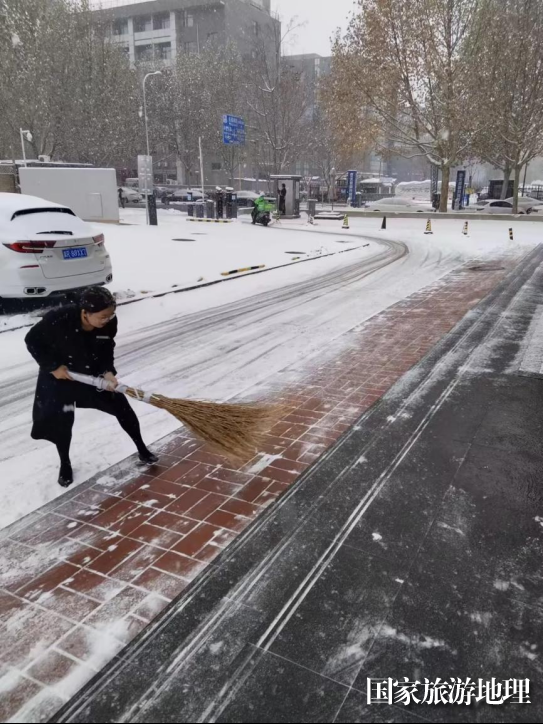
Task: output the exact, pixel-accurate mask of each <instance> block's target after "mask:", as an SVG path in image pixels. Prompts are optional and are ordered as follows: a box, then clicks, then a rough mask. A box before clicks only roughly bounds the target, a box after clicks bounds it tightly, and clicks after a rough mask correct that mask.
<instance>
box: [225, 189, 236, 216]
mask: <svg viewBox="0 0 543 724" xmlns="http://www.w3.org/2000/svg"><path fill="white" fill-rule="evenodd" d="M226 218H227V219H237V218H238V196H237V194H236V193H235V192H234V189H233V188H231V187H229V186H227V187H226Z"/></svg>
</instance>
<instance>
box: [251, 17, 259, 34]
mask: <svg viewBox="0 0 543 724" xmlns="http://www.w3.org/2000/svg"><path fill="white" fill-rule="evenodd" d="M253 33H254V34H255V35H256V36H258V35H260V25H259V24H258V23H257V22H256V20H254V21H253Z"/></svg>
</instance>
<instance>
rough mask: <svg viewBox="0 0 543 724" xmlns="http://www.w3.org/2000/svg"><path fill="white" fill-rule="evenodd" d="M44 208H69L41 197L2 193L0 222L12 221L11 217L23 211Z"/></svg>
mask: <svg viewBox="0 0 543 724" xmlns="http://www.w3.org/2000/svg"><path fill="white" fill-rule="evenodd" d="M42 208H43V209H51V208H56V209H66V208H67V206H63V205H62V204H57V203H55V202H54V201H47V200H46V199H42V198H40V197H39V196H28V195H27V194H11V193H6V192H0V222H5V221H11V217H12V216H13V214H14V213H15V212H16V211H21V210H22V209H42Z"/></svg>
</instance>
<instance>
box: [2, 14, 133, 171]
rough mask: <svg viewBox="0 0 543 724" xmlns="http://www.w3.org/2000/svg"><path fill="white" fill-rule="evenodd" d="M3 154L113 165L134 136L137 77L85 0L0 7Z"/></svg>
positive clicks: (130, 147)
mask: <svg viewBox="0 0 543 724" xmlns="http://www.w3.org/2000/svg"><path fill="white" fill-rule="evenodd" d="M0 2H1V7H2V9H3V12H2V14H1V15H0V67H1V68H2V72H1V73H0V107H1V108H2V112H1V113H0V148H1V149H2V151H3V153H4V154H7V153H9V155H10V156H13V155H15V154H17V155H19V153H18V152H17V151H18V149H19V148H20V142H19V128H21V127H24V128H25V129H28V130H30V131H31V132H32V136H33V140H32V141H31V147H32V151H33V154H34V155H35V156H36V157H37V156H38V155H42V154H43V155H48V156H51V157H53V158H65V159H67V160H71V161H81V162H83V161H88V162H93V163H98V164H103V163H114V162H115V161H118V160H120V159H122V158H126V156H127V155H130V154H131V153H132V151H133V148H134V143H135V142H137V139H134V128H136V129H137V125H136V121H137V115H136V113H137V86H136V77H135V74H134V73H133V72H132V71H131V70H130V67H129V63H128V59H127V58H126V57H125V56H124V55H123V53H122V51H121V50H120V49H119V48H118V47H116V46H115V45H113V44H112V43H110V42H109V39H108V37H107V26H106V25H105V24H104V23H102V22H101V20H100V14H95V13H89V12H88V9H89V8H88V4H87V2H86V0H82V1H81V2H79V1H76V0H0Z"/></svg>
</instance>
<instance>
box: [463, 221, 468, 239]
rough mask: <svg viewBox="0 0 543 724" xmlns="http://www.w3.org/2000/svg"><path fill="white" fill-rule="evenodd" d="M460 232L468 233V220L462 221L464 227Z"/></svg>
mask: <svg viewBox="0 0 543 724" xmlns="http://www.w3.org/2000/svg"><path fill="white" fill-rule="evenodd" d="M462 233H463V234H464V236H467V235H468V222H467V221H465V222H464V228H463V229H462Z"/></svg>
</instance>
